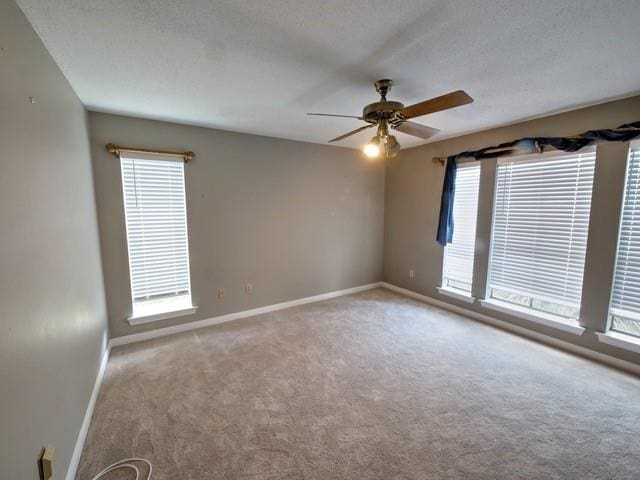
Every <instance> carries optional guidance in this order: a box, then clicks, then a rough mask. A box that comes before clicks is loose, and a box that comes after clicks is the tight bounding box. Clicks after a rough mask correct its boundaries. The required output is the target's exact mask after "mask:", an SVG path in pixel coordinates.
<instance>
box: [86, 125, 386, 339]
mask: <svg viewBox="0 0 640 480" xmlns="http://www.w3.org/2000/svg"><path fill="white" fill-rule="evenodd" d="M90 124H91V148H92V154H93V162H94V164H93V169H94V178H95V189H96V199H97V205H98V216H99V219H100V238H101V246H102V256H103V263H104V274H105V285H106V294H107V305H108V311H109V321H110V329H111V335H112V336H113V337H118V336H122V335H127V334H131V333H136V332H140V331H144V330H151V329H157V328H161V327H165V326H169V325H175V324H178V323H185V322H190V321H194V320H200V319H204V318H210V317H214V316H218V315H223V314H226V313H231V312H237V311H242V310H247V309H250V308H256V307H259V306H264V305H270V304H273V303H278V302H284V301H287V300H294V299H297V298H301V297H307V296H311V295H317V294H321V293H326V292H331V291H334V290H339V289H344V288H348V287H354V286H358V285H363V284H366V283H371V282H377V281H380V280H381V279H382V248H383V247H382V242H383V220H384V164H383V162H380V161H378V162H371V161H368V160H365V159H363V158H362V156H361V155H360V153H359V152H358V151H356V150H352V149H344V148H335V147H330V146H324V145H316V144H311V143H302V142H294V141H289V140H279V139H274V138H268V137H261V136H256V135H247V134H241V133H233V132H225V131H220V130H212V129H208V128H200V127H192V126H186V125H177V124H172V123H164V122H157V121H150V120H143V119H136V118H131V117H122V116H114V115H107V114H101V113H91V114H90ZM108 142H114V143H118V144H122V145H133V146H141V147H144V146H147V147H157V148H165V149H177V150H185V149H189V150H193V151H194V152H195V153H196V158H195V160H194V161H192V162H189V163H188V164H187V165H186V168H185V183H186V195H187V217H188V229H189V248H190V255H191V284H192V296H193V300H194V304H195V305H197V306H198V311H197V312H196V313H195V314H193V315H190V316H185V317H179V318H176V319H171V320H165V321H158V322H153V323H148V324H144V325H137V326H131V325H129V324H128V323H127V321H126V318H127V317H129V316H130V314H131V293H130V283H129V270H128V259H127V246H126V245H127V244H126V230H125V223H124V213H123V203H122V202H123V200H122V182H121V178H120V164H119V160H118V159H117V158H116V157H115V156H113V155H111V154H109V153H108V152H107V151H106V150H105V144H106V143H108ZM247 282H249V283H252V284H253V294H252V295H246V294H245V293H244V285H245V284H246V283H247ZM219 287H224V288H225V289H226V292H227V294H226V297H225V298H222V299H219V298H217V295H216V291H217V289H218V288H219Z"/></svg>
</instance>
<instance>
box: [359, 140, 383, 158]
mask: <svg viewBox="0 0 640 480" xmlns="http://www.w3.org/2000/svg"><path fill="white" fill-rule="evenodd" d="M362 152H363V153H364V154H365V155H366V156H367V157H368V158H377V157H378V156H379V155H380V147H379V146H378V145H376V144H373V143H367V144H366V145H365V146H364V148H363V149H362Z"/></svg>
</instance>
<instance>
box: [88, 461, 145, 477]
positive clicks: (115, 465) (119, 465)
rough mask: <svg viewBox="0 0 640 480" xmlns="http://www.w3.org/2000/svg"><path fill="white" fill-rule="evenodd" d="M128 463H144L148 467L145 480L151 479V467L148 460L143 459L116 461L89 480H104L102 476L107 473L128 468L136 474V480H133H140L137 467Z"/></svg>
mask: <svg viewBox="0 0 640 480" xmlns="http://www.w3.org/2000/svg"><path fill="white" fill-rule="evenodd" d="M129 462H144V463H146V464H147V465H148V466H149V472H148V473H147V478H146V479H145V480H150V479H151V471H152V470H153V466H152V465H151V462H150V461H149V460H146V459H144V458H125V459H124V460H120V461H118V462H116V463H112V464H111V465H109V466H108V467H107V468H105V469H104V470H102V471H101V472H100V473H98V474H97V475H96V476H95V477H93V478H92V479H91V480H98V479H100V478H104V476H105V475H106V474H107V473H109V472H113V471H114V470H118V469H120V468H130V469H132V470H134V471H135V472H136V479H135V480H141V478H140V469H139V468H138V467H136V466H135V465H133V464H132V463H129Z"/></svg>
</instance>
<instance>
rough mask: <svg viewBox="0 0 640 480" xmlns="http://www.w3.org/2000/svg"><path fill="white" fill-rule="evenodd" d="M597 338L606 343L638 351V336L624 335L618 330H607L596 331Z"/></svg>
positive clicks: (639, 347) (639, 343)
mask: <svg viewBox="0 0 640 480" xmlns="http://www.w3.org/2000/svg"><path fill="white" fill-rule="evenodd" d="M596 335H597V336H598V340H599V341H600V342H602V343H606V344H607V345H612V346H614V347H618V348H622V349H624V350H629V351H630V352H636V353H640V338H638V337H634V336H632V335H625V334H624V333H620V332H612V331H611V330H609V331H608V332H607V333H602V332H596Z"/></svg>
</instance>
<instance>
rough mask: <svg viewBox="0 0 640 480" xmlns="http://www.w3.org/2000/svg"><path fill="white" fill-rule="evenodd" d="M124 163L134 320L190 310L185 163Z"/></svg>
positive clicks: (130, 158) (132, 157) (134, 159)
mask: <svg viewBox="0 0 640 480" xmlns="http://www.w3.org/2000/svg"><path fill="white" fill-rule="evenodd" d="M120 163H121V167H122V186H123V191H124V208H125V218H126V224H127V244H128V246H129V273H130V277H131V296H132V299H133V315H132V318H134V319H135V318H138V317H149V316H154V315H158V314H162V313H166V312H175V311H180V310H185V309H191V308H192V305H191V286H190V280H189V249H188V239H187V214H186V206H185V191H184V162H183V161H182V159H177V158H176V159H166V158H163V159H160V160H159V159H157V158H153V157H151V156H146V155H138V154H127V156H124V154H122V156H121V159H120ZM187 313H191V312H187ZM163 318H164V317H163Z"/></svg>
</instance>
